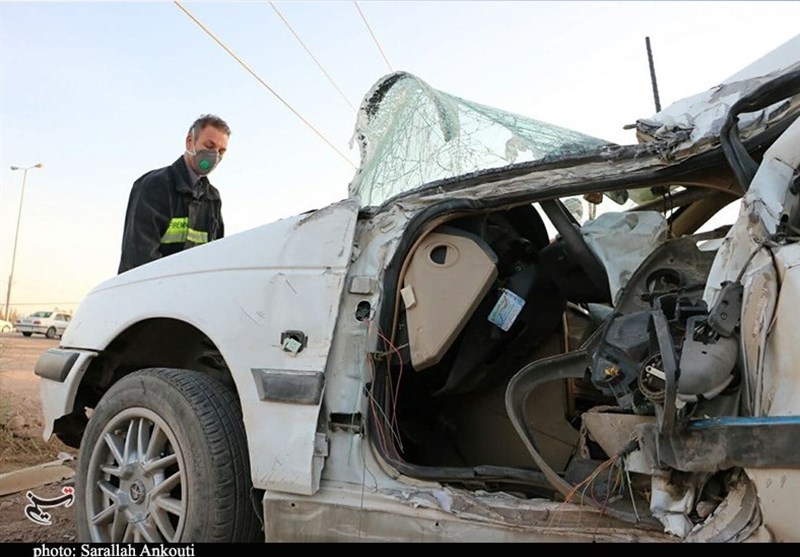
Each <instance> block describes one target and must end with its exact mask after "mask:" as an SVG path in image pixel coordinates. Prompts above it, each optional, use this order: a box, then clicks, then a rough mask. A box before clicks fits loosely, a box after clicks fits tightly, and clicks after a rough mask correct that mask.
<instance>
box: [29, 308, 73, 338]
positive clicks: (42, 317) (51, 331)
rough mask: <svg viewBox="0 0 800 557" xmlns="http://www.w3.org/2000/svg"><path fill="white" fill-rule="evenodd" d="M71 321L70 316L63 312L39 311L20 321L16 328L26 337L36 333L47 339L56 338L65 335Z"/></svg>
mask: <svg viewBox="0 0 800 557" xmlns="http://www.w3.org/2000/svg"><path fill="white" fill-rule="evenodd" d="M70 319H71V316H70V314H68V313H66V312H63V311H58V310H53V311H37V312H34V313H32V314H30V315H28V316H26V317H23V318H22V319H18V320H17V324H16V328H17V331H18V332H20V333H22V334H23V335H25V336H31V335H32V334H34V333H36V334H40V335H45V336H46V337H47V338H55V337H56V336H62V335H63V334H64V331H65V330H66V329H67V325H69V321H70Z"/></svg>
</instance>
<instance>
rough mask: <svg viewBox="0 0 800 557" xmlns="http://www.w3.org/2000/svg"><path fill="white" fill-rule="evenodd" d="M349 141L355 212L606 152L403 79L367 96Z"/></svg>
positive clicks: (592, 140)
mask: <svg viewBox="0 0 800 557" xmlns="http://www.w3.org/2000/svg"><path fill="white" fill-rule="evenodd" d="M353 140H354V141H356V142H357V143H358V146H359V148H360V150H361V166H360V167H359V168H358V170H357V172H356V175H355V177H354V178H353V181H352V182H351V183H350V186H349V193H350V196H354V197H359V198H360V200H361V205H362V206H370V205H379V204H381V203H383V202H384V201H385V200H387V199H389V198H390V197H393V196H395V195H397V194H399V193H402V192H406V191H409V190H412V189H415V188H417V187H419V186H421V185H423V184H427V183H430V182H434V181H438V180H444V179H448V178H452V177H455V176H461V175H464V174H469V173H471V172H474V171H476V170H482V169H487V168H499V167H504V166H507V165H511V164H516V163H521V162H530V161H539V160H546V159H552V158H562V157H569V156H580V155H585V154H587V153H591V152H594V151H597V150H598V149H600V148H603V147H607V146H610V145H612V144H611V143H609V142H608V141H605V140H603V139H598V138H596V137H591V136H588V135H585V134H582V133H579V132H576V131H573V130H569V129H566V128H562V127H560V126H556V125H553V124H548V123H546V122H541V121H539V120H534V119H532V118H527V117H525V116H520V115H518V114H513V113H511V112H506V111H504V110H500V109H497V108H492V107H489V106H486V105H482V104H478V103H475V102H472V101H468V100H466V99H462V98H459V97H456V96H453V95H450V94H448V93H445V92H443V91H439V90H437V89H434V88H433V87H431V86H430V85H428V84H427V83H425V82H424V81H423V80H422V79H420V78H419V77H416V76H414V75H412V74H410V73H407V72H395V73H393V74H390V75H387V76H385V77H383V78H382V79H380V80H379V81H378V82H377V83H376V84H375V85H374V86H373V87H372V89H371V90H370V91H369V93H367V95H366V96H365V98H364V101H363V102H362V104H361V107H360V108H359V111H358V117H357V121H356V129H355V134H354V137H353Z"/></svg>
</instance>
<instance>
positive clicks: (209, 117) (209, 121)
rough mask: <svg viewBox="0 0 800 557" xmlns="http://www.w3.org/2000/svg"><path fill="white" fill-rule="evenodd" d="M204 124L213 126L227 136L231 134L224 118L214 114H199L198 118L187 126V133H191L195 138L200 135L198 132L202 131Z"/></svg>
mask: <svg viewBox="0 0 800 557" xmlns="http://www.w3.org/2000/svg"><path fill="white" fill-rule="evenodd" d="M206 126H212V127H215V128H217V129H218V130H219V131H221V132H222V133H224V134H225V135H227V136H229V137H230V135H231V128H230V127H229V126H228V124H227V123H226V122H225V120H223V119H222V118H220V117H219V116H215V115H214V114H203V115H202V116H200V118H198V119H197V120H195V121H194V123H193V124H192V125H191V127H190V128H189V133H190V134H191V135H192V138H193V139H197V137H198V136H199V135H200V132H201V131H203V128H205V127H206Z"/></svg>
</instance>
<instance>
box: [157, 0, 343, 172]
mask: <svg viewBox="0 0 800 557" xmlns="http://www.w3.org/2000/svg"><path fill="white" fill-rule="evenodd" d="M173 3H174V4H175V5H176V6H178V8H180V9H181V11H183V13H185V14H186V15H187V16H188V17H189V19H191V20H192V21H193V22H194V23H195V24H196V25H197V26H198V27H200V29H202V30H203V31H205V32H206V34H207V35H208V36H209V37H211V38H212V39H213V40H214V42H216V43H217V44H218V45H219V46H221V47H222V48H223V49H224V50H225V52H227V53H228V54H229V55H230V56H231V57H232V58H233V59H234V60H236V61H237V62H239V64H240V65H241V66H242V67H243V68H244V69H245V70H247V71H248V72H249V73H250V75H252V76H253V77H254V78H256V79H257V80H258V82H259V83H261V85H263V86H264V87H266V89H267V91H269V92H270V93H272V94H273V95H274V96H275V98H276V99H278V100H279V101H280V102H281V103H282V104H283V105H284V106H285V107H286V108H288V109H289V110H290V111H291V112H292V114H294V115H295V116H297V117H298V118H299V119H300V121H301V122H303V123H304V124H305V125H306V126H308V127H309V128H310V129H311V131H313V132H314V133H315V134H316V135H317V137H319V138H320V139H321V140H322V141H324V142H325V143H326V144H327V145H328V147H330V148H331V149H333V150H334V151H336V153H337V154H338V155H339V156H340V157H342V158H343V159H344V160H345V161H347V163H348V164H349V165H350V166H352V167H353V168H356V165H355V164H353V162H352V161H351V160H350V159H349V158H347V155H345V154H344V153H342V152H341V151H340V150H339V149H338V148H337V147H336V146H335V145H334V144H333V143H331V142H330V141H329V140H328V138H326V137H325V136H324V135H322V132H320V131H319V130H318V129H317V128H315V127H314V125H313V124H311V122H309V121H308V120H306V119H305V118H304V117H303V116H302V115H301V114H300V113H299V112H297V110H295V109H294V108H293V107H292V105H290V104H289V103H288V102H287V101H285V100H284V99H283V97H281V96H280V95H279V94H278V93H277V92H276V91H275V90H274V89H273V88H272V87H270V86H269V84H268V83H267V82H266V81H264V80H263V79H261V77H260V76H259V75H258V74H257V73H256V72H255V71H253V69H252V68H250V66H248V65H247V64H245V63H244V61H243V60H242V59H241V58H239V57H238V56H237V55H236V53H234V52H233V51H232V50H231V49H230V48H228V47H227V46H225V44H224V43H223V42H222V41H221V40H219V39H218V38H217V37H216V35H214V33H212V32H211V30H210V29H209V28H208V27H206V26H205V25H203V24H202V23H201V22H200V20H199V19H197V18H196V17H195V16H194V15H192V13H191V12H189V10H187V9H186V8H184V7H183V5H181V3H180V2H178V0H173Z"/></svg>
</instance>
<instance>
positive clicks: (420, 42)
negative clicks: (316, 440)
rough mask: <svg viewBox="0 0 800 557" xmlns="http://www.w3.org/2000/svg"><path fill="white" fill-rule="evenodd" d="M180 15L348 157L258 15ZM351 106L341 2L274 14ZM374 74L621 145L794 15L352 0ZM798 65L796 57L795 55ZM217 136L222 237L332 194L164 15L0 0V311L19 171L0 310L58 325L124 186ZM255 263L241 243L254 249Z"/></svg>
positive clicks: (335, 190) (304, 144)
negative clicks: (201, 126)
mask: <svg viewBox="0 0 800 557" xmlns="http://www.w3.org/2000/svg"><path fill="white" fill-rule="evenodd" d="M184 6H185V7H186V8H187V9H188V10H189V11H191V12H192V13H193V14H194V15H195V17H197V18H198V19H199V20H200V21H202V23H203V24H204V25H206V26H207V27H208V28H209V29H210V30H211V31H213V32H214V34H215V35H217V37H219V38H220V40H222V41H223V42H224V43H225V44H226V45H227V46H228V47H229V48H230V49H231V50H232V51H233V52H235V53H236V54H237V55H238V56H239V57H240V58H241V59H242V60H243V61H244V62H246V63H247V64H248V65H249V66H250V67H251V68H252V69H253V70H254V71H255V72H256V73H257V74H258V75H259V76H260V77H261V78H262V79H263V80H264V81H265V82H266V83H267V84H268V85H269V86H270V87H271V88H273V89H274V90H275V91H276V92H277V93H278V94H279V95H281V96H282V97H283V98H284V99H285V100H286V102H287V103H289V104H290V105H291V106H292V107H293V108H294V109H295V110H296V111H297V112H299V113H300V114H301V115H302V116H303V117H304V118H305V119H306V120H308V121H309V122H311V123H312V124H313V125H314V126H315V127H316V128H317V129H318V130H319V131H320V132H321V133H322V134H323V135H324V136H325V137H327V138H328V139H329V140H330V141H331V142H332V143H333V144H334V145H335V146H336V147H337V149H339V150H340V151H342V152H343V153H345V154H346V155H347V156H348V157H349V159H350V161H351V162H352V163H353V164H354V165H357V164H358V162H359V160H358V157H359V155H358V149H357V148H356V147H355V146H353V148H351V147H350V146H349V141H350V138H351V136H352V133H353V126H354V123H355V115H354V113H353V111H352V109H351V108H350V106H348V103H347V102H346V101H345V100H344V99H342V97H341V96H340V95H339V93H338V92H337V91H336V89H335V88H334V86H333V85H331V84H330V82H329V81H328V80H327V79H326V78H325V76H324V74H323V73H322V72H321V71H320V69H319V68H318V67H317V65H315V63H314V62H313V60H312V59H311V58H310V57H309V56H308V54H307V53H306V51H305V50H304V49H303V47H302V46H301V45H300V44H299V43H298V41H297V39H296V38H295V37H294V36H293V35H292V33H291V32H290V30H289V29H288V28H287V27H286V25H285V24H284V23H283V21H282V20H281V19H280V18H279V17H278V16H277V14H276V13H275V10H274V9H273V8H272V7H271V6H270V3H269V2H267V1H246V2H187V3H185V4H184ZM275 6H276V7H277V8H278V10H280V12H281V13H282V14H283V16H284V17H285V18H286V20H287V21H288V22H289V24H290V25H291V26H292V28H293V29H294V31H295V32H296V33H297V34H298V35H299V36H300V38H301V39H302V41H303V42H304V43H305V45H306V46H307V47H308V48H309V49H310V50H311V51H312V53H313V54H314V56H315V57H316V58H317V60H318V61H319V62H320V63H321V64H322V65H323V67H324V68H325V71H327V72H328V74H329V75H330V76H331V77H332V78H333V79H334V81H335V82H336V83H337V85H338V86H339V87H340V88H341V89H342V90H343V91H344V93H345V95H346V97H347V99H348V100H349V102H350V103H352V104H353V105H356V106H357V105H358V104H359V103H360V102H361V99H362V97H363V95H364V94H365V93H366V92H367V91H368V90H369V88H370V87H371V86H372V85H373V84H374V83H375V82H376V81H377V80H378V79H379V78H381V77H382V76H384V75H386V74H387V73H390V68H389V67H387V64H386V62H385V61H384V59H383V57H382V56H381V54H380V52H379V50H378V48H377V47H376V45H375V43H374V41H373V39H372V38H371V36H370V34H369V31H368V30H367V27H366V26H365V24H364V21H363V20H362V18H361V16H360V15H359V12H358V10H357V8H356V6H355V5H354V3H353V2H351V1H334V0H329V1H322V2H320V1H303V2H300V1H282V2H275ZM358 6H359V7H360V8H361V11H362V12H363V14H364V16H365V18H366V20H367V22H368V23H369V25H370V27H371V29H372V31H373V32H374V33H375V36H376V37H377V39H378V41H379V43H380V45H381V47H382V48H383V51H384V53H385V55H386V58H387V59H388V61H389V63H390V64H391V69H392V70H405V71H408V72H411V73H413V74H415V75H417V76H418V77H420V78H421V79H423V80H425V81H426V82H428V83H429V84H430V85H432V86H433V87H436V88H438V89H441V90H443V91H446V92H448V93H451V94H454V95H456V96H459V97H463V98H467V99H470V100H473V101H477V102H480V103H483V104H487V105H491V106H495V107H497V108H502V109H505V110H508V111H511V112H516V113H520V114H525V115H528V116H530V117H533V118H536V119H538V120H543V121H547V122H551V123H553V124H557V125H560V126H563V127H567V128H572V129H575V130H578V131H581V132H583V133H586V134H589V135H593V136H596V137H600V138H604V139H607V140H610V141H614V142H617V143H621V144H629V143H635V137H634V134H633V131H630V130H623V126H624V125H626V124H631V123H633V122H635V121H636V119H637V118H644V117H648V116H650V115H652V114H653V112H654V105H653V97H652V89H651V83H650V75H649V68H648V63H647V55H646V49H645V37H646V36H649V37H650V40H651V44H652V48H653V56H654V61H655V66H656V72H657V77H658V86H659V92H660V97H661V103H662V106H664V107H666V106H668V105H669V104H670V103H672V102H674V101H677V100H679V99H680V98H682V97H686V96H689V95H692V94H694V93H698V92H700V91H703V90H706V89H709V88H711V87H713V86H715V85H717V84H718V83H720V82H721V81H722V80H724V79H725V78H726V77H728V76H730V75H732V74H734V73H735V72H736V71H738V70H739V69H740V68H741V67H743V66H745V65H747V64H748V63H749V62H751V61H753V60H755V59H757V58H759V57H760V56H762V55H763V54H765V53H767V52H768V51H770V50H772V49H773V48H775V47H777V46H779V45H780V44H782V43H784V42H786V41H787V40H789V39H790V38H792V37H793V36H794V35H796V34H797V30H798V24H797V22H798V21H800V2H799V1H797V0H795V1H791V2H788V1H786V2H688V1H686V2H630V1H623V2H569V1H568V2H535V1H527V2H499V1H489V2H482V1H473V2H456V1H438V2H422V1H399V2H388V1H387V2H383V1H381V2H379V1H368V0H367V1H361V2H359V4H358ZM798 58H800V52H798ZM202 113H215V114H218V115H220V116H222V117H223V118H225V119H226V120H227V121H228V123H229V124H230V126H231V128H232V130H233V133H232V135H231V138H230V143H229V145H228V147H229V150H228V154H227V155H226V157H225V160H224V161H223V162H222V163H221V165H220V166H219V167H218V169H217V170H215V171H214V173H213V174H211V181H212V183H213V184H215V185H216V186H217V187H218V188H219V189H220V192H221V194H222V200H223V216H224V219H225V229H226V233H227V235H232V234H235V233H237V232H241V231H244V230H247V229H250V228H253V227H255V226H258V225H261V224H265V223H268V222H271V221H273V220H276V219H279V218H284V217H288V216H291V215H294V214H297V213H299V212H303V211H307V210H310V209H316V208H320V207H323V206H325V205H327V204H329V203H331V202H334V201H338V200H340V199H343V198H345V197H346V196H347V185H348V183H349V181H350V180H351V178H352V177H353V174H354V171H355V169H354V166H352V165H351V164H350V163H348V162H346V161H345V160H343V159H342V158H341V157H340V155H339V154H337V153H336V152H335V151H334V150H333V149H331V148H330V147H329V146H328V145H326V144H325V143H324V142H323V141H321V140H320V139H319V138H318V137H317V136H316V135H315V134H314V133H313V132H312V131H311V130H310V129H309V128H308V127H306V125H305V124H303V123H302V122H301V121H300V120H299V119H298V118H297V117H296V116H295V115H293V114H292V113H291V112H290V111H289V110H288V109H287V108H286V107H285V106H284V105H283V104H282V103H281V102H280V101H278V100H277V99H276V98H275V97H274V96H273V95H272V94H271V93H270V92H269V91H268V90H267V89H266V88H265V87H264V86H263V85H262V84H261V83H259V82H258V81H257V80H256V79H254V78H253V77H252V76H251V75H250V74H249V73H247V71H246V70H244V69H243V68H242V67H241V66H240V65H239V64H238V63H237V62H236V61H235V60H234V59H233V58H232V57H231V56H230V55H229V54H228V53H226V52H225V51H224V50H223V49H222V48H221V47H220V46H218V45H217V44H216V43H215V42H213V40H212V39H211V38H210V37H208V35H206V34H205V33H204V32H203V31H202V30H201V29H200V28H199V27H198V26H197V25H196V24H195V23H193V22H192V21H191V20H190V19H189V18H188V17H187V16H186V14H185V13H183V12H182V11H181V10H180V9H179V8H178V7H177V6H176V5H175V4H174V3H172V2H163V1H162V2H47V3H45V2H7V1H0V310H4V304H5V297H6V291H7V285H8V275H9V272H10V270H11V259H12V250H13V245H14V231H15V227H16V224H17V211H18V209H19V202H20V192H21V186H22V172H21V171H17V172H12V171H11V170H10V169H9V166H11V165H15V166H20V167H27V166H30V165H33V164H36V163H39V162H41V163H43V164H44V168H42V169H33V170H31V171H29V172H28V179H27V184H26V187H25V197H24V203H23V210H22V219H21V224H20V234H19V241H18V248H17V257H16V267H15V269H14V283H13V288H12V299H11V305H12V308H14V307H16V308H17V309H18V310H19V311H20V312H21V313H29V312H30V311H34V310H36V309H47V308H49V307H52V306H53V305H57V306H58V307H61V308H70V309H74V308H75V307H76V305H77V303H79V302H80V300H81V299H82V298H83V297H84V296H85V295H86V293H87V292H88V291H89V290H90V289H91V288H92V287H94V286H95V285H97V284H98V283H100V282H102V281H103V280H105V279H107V278H109V277H111V276H114V275H115V274H116V270H117V266H118V263H119V251H120V241H121V238H122V224H123V220H124V216H125V208H126V205H127V200H128V194H129V192H130V187H131V184H132V183H133V181H134V180H135V179H136V178H138V177H139V176H140V175H141V174H143V173H144V172H146V171H148V170H151V169H154V168H158V167H162V166H166V165H168V164H171V163H172V162H173V161H174V160H175V159H176V158H177V157H178V156H180V154H181V153H182V151H183V140H184V137H185V134H186V130H187V129H188V127H189V125H190V124H191V122H192V121H193V120H194V119H195V118H196V117H197V116H199V115H200V114H202ZM254 249H257V246H254Z"/></svg>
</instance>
